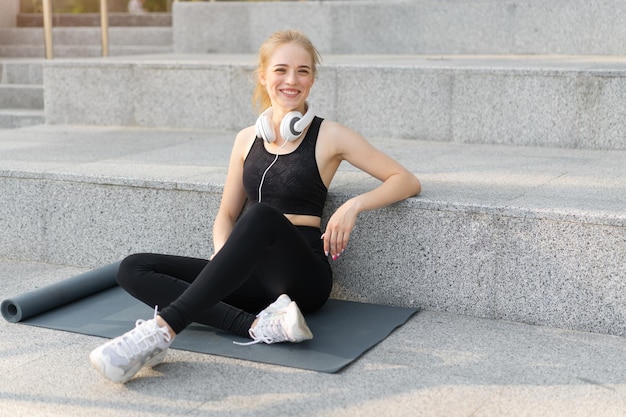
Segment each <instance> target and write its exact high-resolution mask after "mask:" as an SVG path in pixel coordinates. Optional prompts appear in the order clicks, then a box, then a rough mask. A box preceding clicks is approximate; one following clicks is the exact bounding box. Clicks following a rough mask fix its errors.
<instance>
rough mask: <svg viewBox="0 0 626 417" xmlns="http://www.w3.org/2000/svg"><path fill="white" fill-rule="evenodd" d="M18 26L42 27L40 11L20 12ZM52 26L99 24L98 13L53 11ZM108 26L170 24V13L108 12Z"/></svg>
mask: <svg viewBox="0 0 626 417" xmlns="http://www.w3.org/2000/svg"><path fill="white" fill-rule="evenodd" d="M17 26H18V27H43V15H42V14H41V13H20V14H18V15H17ZM52 26H55V27H58V26H72V27H74V26H100V13H79V14H73V13H54V14H53V15H52ZM109 26H130V27H141V26H172V14H171V13H143V14H131V13H109Z"/></svg>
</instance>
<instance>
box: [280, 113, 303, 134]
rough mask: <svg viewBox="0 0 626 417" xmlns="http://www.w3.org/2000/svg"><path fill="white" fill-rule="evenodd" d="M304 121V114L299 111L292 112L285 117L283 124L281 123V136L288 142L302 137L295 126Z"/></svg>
mask: <svg viewBox="0 0 626 417" xmlns="http://www.w3.org/2000/svg"><path fill="white" fill-rule="evenodd" d="M300 119H302V113H300V112H299V111H291V112H289V113H287V114H286V115H285V117H283V120H282V122H280V136H282V138H283V139H285V140H286V141H288V142H292V141H294V140H296V139H298V138H299V137H300V135H301V134H302V131H303V130H304V129H302V130H301V131H298V129H296V126H295V124H296V123H297V122H298V121H300Z"/></svg>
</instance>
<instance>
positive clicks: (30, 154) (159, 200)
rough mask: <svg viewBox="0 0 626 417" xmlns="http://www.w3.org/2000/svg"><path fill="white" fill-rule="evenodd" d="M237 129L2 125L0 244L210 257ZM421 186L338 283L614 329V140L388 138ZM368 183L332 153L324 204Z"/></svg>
mask: <svg viewBox="0 0 626 417" xmlns="http://www.w3.org/2000/svg"><path fill="white" fill-rule="evenodd" d="M234 135H235V132H233V131H209V130H201V131H197V130H167V129H140V128H121V127H94V126H55V125H45V126H44V125H42V126H35V127H30V128H23V129H17V130H11V131H8V130H5V131H0V190H1V192H0V198H1V201H0V229H1V230H2V231H3V239H2V240H0V257H4V258H11V259H23V260H29V261H36V262H47V263H53V264H71V265H76V266H81V267H96V266H99V265H102V264H105V263H108V262H112V261H114V260H117V259H120V258H121V257H123V256H125V255H127V254H129V253H132V252H139V251H157V252H163V253H176V254H182V255H189V256H200V257H206V256H208V255H209V254H210V253H211V252H212V249H211V247H210V245H211V244H210V242H211V238H210V236H211V226H212V222H213V219H214V215H215V213H216V210H217V207H218V205H219V200H220V195H221V189H222V186H223V181H224V178H225V173H226V168H227V161H228V155H229V153H230V148H231V145H232V141H233V137H234ZM371 140H372V143H373V144H374V145H375V146H377V147H379V148H381V149H383V150H384V151H386V152H387V153H389V154H390V155H391V156H393V157H394V158H396V159H398V160H399V161H400V162H401V163H403V164H404V165H405V166H407V167H408V168H409V169H410V170H411V171H412V172H415V173H416V174H417V175H418V176H419V177H420V178H421V179H422V182H423V186H424V192H423V194H422V195H421V196H419V197H416V198H411V199H408V200H407V201H404V202H402V203H399V204H396V205H393V206H391V207H388V208H385V209H381V210H376V211H373V212H369V213H364V214H362V215H361V216H360V218H359V222H358V224H357V227H356V229H355V231H354V233H353V236H352V238H351V242H350V246H349V247H348V250H346V252H345V253H344V255H343V256H342V257H341V258H340V259H339V260H338V261H336V262H333V264H332V266H333V268H334V271H335V276H336V285H335V288H334V296H336V297H340V298H348V299H353V300H362V301H371V302H380V303H389V304H396V305H406V306H419V307H421V308H425V309H429V310H435V311H447V312H451V313H455V314H463V315H468V316H474V317H483V318H491V319H506V320H513V321H518V322H525V323H531V324H542V325H548V326H554V327H559V328H568V329H576V330H584V331H593V332H599V333H608V334H614V335H622V336H623V335H626V266H625V264H624V262H623V261H624V259H625V257H626V212H625V211H624V207H626V164H624V161H625V160H626V152H625V151H618V150H612V151H606V150H580V149H558V148H548V147H531V146H527V147H516V146H504V145H489V144H462V143H449V142H433V141H418V140H405V139H392V138H388V137H387V138H371ZM376 184H377V182H376V181H375V180H373V179H371V178H369V177H368V176H367V175H365V174H363V173H361V172H360V171H357V170H355V169H354V168H351V167H349V166H342V168H341V169H340V172H339V173H338V175H337V177H336V180H335V181H334V183H333V185H332V186H331V189H330V193H329V201H328V207H327V210H326V212H325V214H324V219H327V218H328V216H329V215H330V213H331V212H332V211H333V210H334V209H335V208H336V207H337V206H338V205H340V204H341V203H342V202H343V201H345V200H346V199H347V198H349V197H351V196H353V195H355V194H358V193H361V192H363V191H365V190H368V189H371V188H372V187H374V186H375V185H376Z"/></svg>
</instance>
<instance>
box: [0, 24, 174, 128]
mask: <svg viewBox="0 0 626 417" xmlns="http://www.w3.org/2000/svg"><path fill="white" fill-rule="evenodd" d="M171 20H172V19H171V14H168V13H151V14H142V15H131V14H128V13H112V14H111V15H110V16H109V25H110V27H109V33H108V35H109V55H111V56H116V55H131V56H136V55H140V54H153V53H169V52H171V51H172V42H173V40H172V27H171ZM17 22H18V27H16V28H0V65H1V66H2V77H0V128H14V127H22V126H30V125H36V124H40V123H44V122H45V119H44V97H43V96H44V94H43V75H42V74H43V65H44V62H45V61H44V59H43V58H44V56H45V47H44V35H43V29H42V26H43V20H42V15H41V14H20V15H18V16H17ZM99 25H100V15H98V14H81V15H63V14H56V15H54V16H53V35H52V37H53V56H54V57H55V58H78V57H80V58H86V57H100V56H101V55H102V46H101V36H102V34H101V30H100V27H99Z"/></svg>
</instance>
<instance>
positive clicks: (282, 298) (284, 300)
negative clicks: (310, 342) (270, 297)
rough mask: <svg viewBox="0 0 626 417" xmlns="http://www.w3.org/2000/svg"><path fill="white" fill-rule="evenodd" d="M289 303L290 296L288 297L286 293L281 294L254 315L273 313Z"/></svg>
mask: <svg viewBox="0 0 626 417" xmlns="http://www.w3.org/2000/svg"><path fill="white" fill-rule="evenodd" d="M289 303H291V298H289V296H288V295H287V294H281V295H279V296H278V298H277V299H276V301H274V302H273V303H272V304H270V305H268V306H267V307H265V310H263V311H261V312H260V313H259V314H257V315H256V316H257V317H260V316H262V315H264V314H266V313H275V312H276V311H278V310H281V309H283V308H285V307H287V306H288V305H289Z"/></svg>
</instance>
